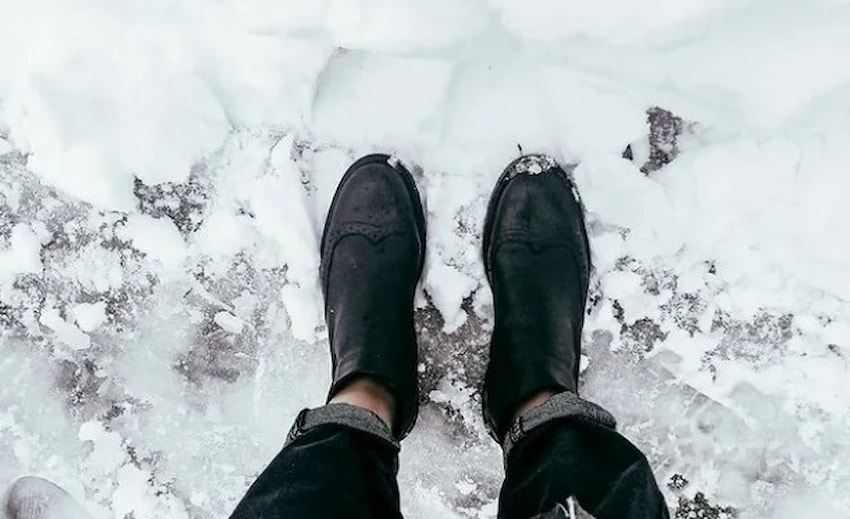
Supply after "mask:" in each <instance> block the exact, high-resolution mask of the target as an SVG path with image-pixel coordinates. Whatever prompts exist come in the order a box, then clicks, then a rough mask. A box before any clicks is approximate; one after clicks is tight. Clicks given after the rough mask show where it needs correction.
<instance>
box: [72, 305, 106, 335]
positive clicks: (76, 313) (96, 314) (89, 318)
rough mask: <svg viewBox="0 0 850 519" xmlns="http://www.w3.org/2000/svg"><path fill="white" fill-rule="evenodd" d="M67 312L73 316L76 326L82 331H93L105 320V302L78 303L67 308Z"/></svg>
mask: <svg viewBox="0 0 850 519" xmlns="http://www.w3.org/2000/svg"><path fill="white" fill-rule="evenodd" d="M69 314H70V315H71V316H72V317H73V318H74V321H75V322H76V323H77V326H79V327H80V329H81V330H83V331H84V332H93V331H94V330H96V329H97V328H98V327H100V325H102V324H103V323H105V322H106V319H107V317H106V302H105V301H98V302H97V303H80V304H78V305H74V306H72V307H71V308H70V309H69Z"/></svg>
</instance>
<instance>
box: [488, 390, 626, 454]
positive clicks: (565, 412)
mask: <svg viewBox="0 0 850 519" xmlns="http://www.w3.org/2000/svg"><path fill="white" fill-rule="evenodd" d="M561 418H574V419H576V420H583V421H587V422H591V423H593V424H596V425H601V426H604V427H608V428H610V429H614V428H616V427H617V421H616V420H615V419H614V417H613V416H612V415H611V413H609V412H608V411H606V410H605V409H603V408H602V407H600V406H598V405H596V404H594V403H592V402H588V401H587V400H584V399H583V398H580V397H579V396H578V395H576V394H575V393H570V392H569V391H565V392H563V393H558V394H557V395H555V396H553V397H552V398H550V399H549V400H548V401H547V402H546V403H545V404H543V405H541V406H540V407H537V408H535V409H532V410H531V411H529V412H528V413H526V414H524V415H522V416H520V417H518V418H517V419H516V421H514V423H513V424H512V425H511V428H510V429H508V433H507V434H506V435H505V440H504V443H503V445H502V448H503V449H504V453H505V464H507V461H508V456H509V455H510V453H511V451H512V450H513V448H514V447H515V446H516V444H517V443H519V441H520V440H522V439H523V438H524V437H525V436H526V435H527V434H528V433H529V432H530V431H532V430H533V429H535V428H537V427H540V426H541V425H544V424H546V423H548V422H551V421H552V420H557V419H561Z"/></svg>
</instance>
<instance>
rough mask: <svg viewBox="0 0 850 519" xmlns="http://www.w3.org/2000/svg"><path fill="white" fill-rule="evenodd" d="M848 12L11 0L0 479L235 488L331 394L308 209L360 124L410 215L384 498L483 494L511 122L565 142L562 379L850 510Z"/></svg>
mask: <svg viewBox="0 0 850 519" xmlns="http://www.w3.org/2000/svg"><path fill="white" fill-rule="evenodd" d="M848 26H850V3H848V2H847V1H845V0H808V1H805V2H804V1H802V0H781V1H776V2H761V1H756V0H747V1H743V2H729V1H712V2H708V1H706V0H686V1H682V0H638V1H634V2H628V3H623V2H620V1H615V0H598V1H596V2H593V3H587V2H579V1H576V0H568V1H567V0H563V1H555V0H524V1H519V0H464V1H458V0H454V1H452V0H438V1H435V0H319V1H315V0H295V1H290V2H286V3H285V4H281V3H280V2H275V1H272V0H256V1H252V2H243V1H237V0H225V1H221V2H216V3H214V4H211V3H209V2H201V1H200V0H188V1H185V2H181V3H180V4H179V5H177V4H174V3H173V2H164V1H159V0H157V1H151V2H146V3H144V4H130V3H121V2H107V1H105V0H72V1H69V2H64V3H63V2H54V1H52V0H33V1H24V0H10V1H8V2H6V4H4V5H0V48H2V49H4V52H0V310H2V314H0V347H2V349H3V355H2V356H0V375H2V378H3V380H6V381H9V383H6V384H4V387H3V388H0V487H2V486H3V485H5V484H6V483H9V482H11V481H12V480H13V479H15V478H17V477H19V476H21V475H25V474H32V475H38V476H43V477H47V478H48V479H51V480H53V481H55V482H56V483H58V484H60V485H61V486H63V487H64V488H66V489H67V490H68V491H69V493H70V494H71V495H72V496H74V497H75V498H77V499H79V500H80V501H81V502H82V503H83V504H84V506H85V507H86V508H87V509H88V510H89V512H90V513H91V514H92V516H93V517H95V518H101V517H104V518H105V517H123V516H124V515H125V514H129V513H132V514H133V515H134V517H137V518H142V517H177V518H179V517H192V518H195V517H197V518H206V517H221V516H225V515H226V514H227V513H228V512H229V511H230V510H231V509H232V508H233V506H234V505H235V503H236V502H237V501H238V499H239V498H240V497H241V495H242V494H243V493H244V492H245V490H246V489H247V487H248V485H249V484H250V483H251V481H252V480H253V478H254V477H255V476H256V474H257V473H258V472H259V471H260V470H262V468H263V466H264V465H265V464H266V463H267V462H268V461H269V460H270V459H271V458H272V457H273V456H274V454H275V453H276V451H277V450H278V449H279V447H280V444H281V442H282V440H283V437H284V435H285V434H286V430H287V428H288V423H289V422H290V421H291V420H292V418H293V417H294V416H295V414H296V413H297V411H298V410H299V409H301V408H303V407H305V406H315V405H318V404H320V403H321V402H322V401H323V398H324V396H325V392H326V389H327V384H328V378H329V362H330V361H329V359H328V354H327V329H326V327H325V326H324V322H323V316H322V306H321V304H322V303H321V291H320V288H319V280H318V272H317V267H318V264H319V250H318V247H319V246H318V243H319V238H320V233H321V230H322V225H323V222H324V218H325V215H326V213H327V210H328V207H329V205H330V201H331V198H332V196H333V192H334V189H335V187H336V184H337V182H338V181H339V179H340V178H341V176H342V174H343V173H344V171H345V169H346V167H347V166H348V165H349V164H350V163H351V161H352V160H354V159H355V158H357V157H358V156H359V155H362V154H364V153H368V152H374V151H383V152H389V153H393V154H395V155H397V157H398V159H399V160H400V161H401V162H402V163H403V164H404V165H405V166H406V167H407V168H408V169H409V170H410V171H411V172H412V173H413V174H414V176H415V177H416V179H417V183H418V185H419V188H420V191H421V193H422V196H423V201H424V204H425V210H426V217H427V223H428V242H427V245H428V252H427V259H426V266H425V272H424V275H423V280H422V284H421V289H420V292H419V293H418V296H417V308H418V311H417V323H418V326H419V332H420V338H421V341H420V345H421V349H422V355H421V361H422V363H421V365H420V371H421V374H422V386H423V388H422V389H423V394H425V395H426V396H427V398H428V402H427V403H426V405H425V406H424V408H423V410H422V417H421V419H420V422H419V425H418V427H417V429H416V430H415V431H414V433H413V434H412V435H411V437H410V438H409V439H408V440H407V441H406V442H405V446H404V449H403V451H402V465H401V466H402V468H401V473H400V482H401V487H402V491H401V493H402V505H403V509H404V511H405V513H406V516H407V517H413V518H430V517H441V518H442V517H481V518H484V517H494V516H495V508H496V499H497V496H498V488H499V484H500V478H501V476H502V474H501V470H502V469H501V465H500V463H501V459H500V452H499V449H498V448H497V447H496V446H495V445H493V444H492V442H491V441H490V440H489V439H488V438H487V436H486V433H485V432H484V429H483V424H482V423H481V419H480V416H479V408H480V394H479V393H478V387H479V386H478V382H479V380H480V376H481V374H482V373H483V368H484V365H485V364H484V361H485V358H484V356H485V353H486V345H487V339H488V333H489V330H490V329H491V328H492V302H491V295H490V292H489V289H488V288H487V285H486V281H485V278H484V272H483V267H482V265H481V261H480V234H481V229H482V226H483V218H484V213H485V210H486V203H487V199H488V197H489V193H490V190H491V188H492V186H493V182H495V180H496V179H497V178H498V176H499V174H500V173H501V170H502V169H503V168H504V166H505V165H506V164H507V163H508V162H509V161H510V160H512V159H513V158H515V157H516V156H517V155H518V154H519V152H520V149H522V150H523V151H524V152H526V153H528V152H545V153H550V154H552V155H553V156H555V157H556V158H557V159H558V160H559V161H561V162H562V163H564V164H568V165H570V166H575V168H574V169H573V168H572V167H571V168H570V170H571V172H572V175H573V176H574V178H575V180H576V183H577V185H578V188H579V191H580V194H581V197H582V200H583V203H584V205H585V207H586V209H587V212H588V224H589V229H590V234H591V249H592V255H593V262H594V265H595V271H594V275H593V280H592V288H591V301H592V302H591V304H590V305H589V309H588V310H589V312H588V315H587V317H586V333H585V352H584V353H585V356H584V357H583V359H582V369H583V371H582V392H583V394H585V395H587V396H588V397H589V398H590V399H592V400H594V401H596V402H598V403H600V404H603V405H605V406H606V407H608V408H609V409H610V410H611V411H612V412H613V413H614V414H615V415H616V416H617V418H618V420H619V422H620V424H621V429H622V431H623V432H624V433H625V434H626V435H627V436H628V437H629V438H630V439H631V440H632V441H633V442H635V443H636V444H637V445H638V446H639V447H640V448H641V449H642V450H644V451H645V452H646V453H647V455H648V457H649V459H650V462H651V463H652V464H653V467H654V468H655V471H656V476H657V477H658V479H659V481H660V483H661V486H662V489H663V491H664V492H665V495H666V496H667V498H668V503H669V504H670V505H671V506H672V507H673V508H676V507H677V506H679V507H680V509H681V510H687V508H686V506H690V503H694V502H696V501H698V500H696V498H695V495H696V494H697V493H698V492H699V493H702V494H704V495H705V496H706V498H707V499H708V501H709V503H710V504H711V505H712V506H718V507H727V506H729V507H733V508H735V509H737V510H739V514H740V517H744V518H749V517H758V518H762V517H764V518H767V517H771V518H773V517H776V518H780V519H781V518H784V517H794V516H799V515H807V516H808V515H811V516H821V515H822V516H830V517H843V516H847V515H848V512H847V510H848V509H850V501H848V497H847V496H850V470H848V469H847V467H848V466H850V456H848V454H847V453H848V452H850V449H848V447H850V445H848V440H847V436H846V430H847V426H848V425H850V411H848V406H847V403H846V385H847V383H846V381H847V379H848V376H850V372H848V371H850V366H848V364H847V362H846V358H847V355H848V353H850V318H848V315H850V264H849V263H848V262H847V258H848V257H850V239H848V238H847V231H846V226H847V222H848V221H850V205H848V204H847V203H845V202H844V200H843V196H844V195H845V193H847V192H850V175H848V174H847V171H848V166H850V160H848V158H847V149H848V148H850V137H848V135H847V131H846V129H847V127H848V125H850V95H848V88H847V87H848V85H850V67H848V66H847V65H848V59H847V57H848V55H850V36H848V34H850V32H848V31H847V27H848ZM654 107H660V108H661V109H663V110H669V111H670V113H672V114H674V115H675V116H676V117H678V118H680V119H674V118H673V115H670V114H668V115H664V114H666V113H667V112H658V111H656V110H655V108H654ZM648 110H649V111H650V113H649V117H648V115H647V111H648ZM659 114H660V115H659ZM648 121H650V122H649V123H648ZM677 121H678V122H677ZM627 146H628V148H629V151H630V156H631V160H626V159H625V158H624V150H625V149H626V147H627ZM626 155H628V153H627V154H626ZM46 381H49V383H45V382H46ZM613 381H616V383H613ZM437 459H445V460H446V463H435V462H434V460H437ZM677 476H678V477H677ZM680 478H684V479H685V480H687V482H688V483H687V484H686V485H684V486H681V485H679V484H678V483H677V484H673V483H674V482H677V481H678V482H680V481H681V479H680ZM668 483H671V484H670V485H669V486H668ZM680 499H682V501H683V503H685V504H679V500H680ZM683 507H684V508H683ZM821 509H822V510H821ZM683 513H688V512H687V511H685V512H683Z"/></svg>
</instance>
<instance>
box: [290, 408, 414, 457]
mask: <svg viewBox="0 0 850 519" xmlns="http://www.w3.org/2000/svg"><path fill="white" fill-rule="evenodd" d="M322 425H337V426H341V427H347V428H349V429H354V430H356V431H360V432H364V433H367V434H371V435H372V436H375V437H377V438H378V439H380V440H383V441H385V442H386V443H388V444H389V445H390V446H392V447H394V448H396V449H398V448H400V446H399V443H398V442H397V441H396V440H395V439H394V438H393V435H392V432H391V431H390V429H389V427H387V424H385V423H384V421H383V420H381V419H380V418H378V415H376V414H375V413H373V412H371V411H367V410H366V409H363V408H361V407H357V406H353V405H348V404H327V405H324V406H322V407H317V408H316V409H304V410H303V411H301V412H300V413H298V417H297V418H296V419H295V424H293V426H292V429H290V431H289V434H288V435H287V437H286V443H285V444H284V447H285V446H287V445H289V444H290V443H292V442H293V441H295V440H296V439H297V438H299V437H301V436H302V435H303V434H304V433H306V432H307V431H309V430H311V429H314V428H316V427H319V426H322Z"/></svg>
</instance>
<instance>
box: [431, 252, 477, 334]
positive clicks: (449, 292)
mask: <svg viewBox="0 0 850 519" xmlns="http://www.w3.org/2000/svg"><path fill="white" fill-rule="evenodd" d="M478 286H479V282H478V280H477V279H475V278H474V277H472V276H470V275H468V274H464V273H463V272H460V271H459V270H457V269H456V268H454V267H452V266H449V265H445V264H434V265H431V266H429V267H428V272H427V274H426V275H425V290H426V291H427V292H428V294H429V295H430V296H431V300H432V301H433V302H434V306H435V307H436V308H437V310H439V311H440V315H442V316H443V319H444V321H445V324H444V325H443V331H444V332H446V333H453V332H455V331H457V329H458V328H460V327H461V326H462V325H463V323H465V322H466V318H467V315H466V312H465V311H464V310H463V309H462V308H461V304H462V303H463V300H464V299H466V298H467V297H469V295H470V294H471V293H472V291H473V290H475V289H476V288H478Z"/></svg>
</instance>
